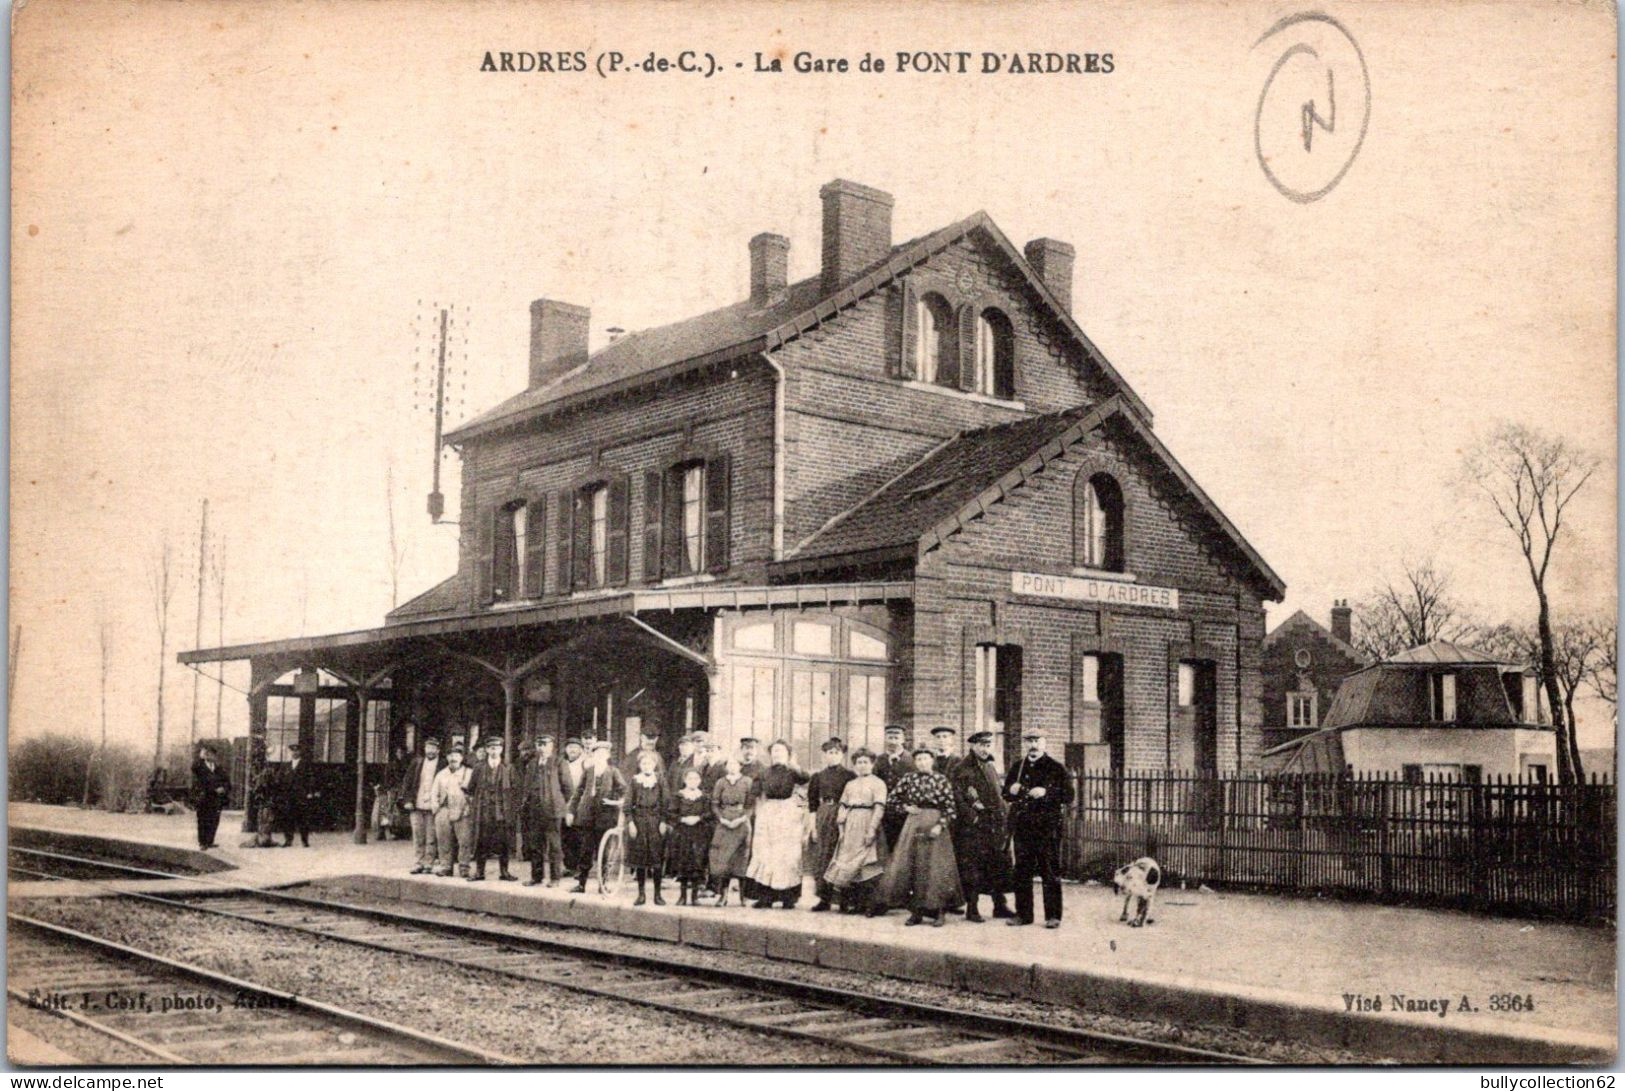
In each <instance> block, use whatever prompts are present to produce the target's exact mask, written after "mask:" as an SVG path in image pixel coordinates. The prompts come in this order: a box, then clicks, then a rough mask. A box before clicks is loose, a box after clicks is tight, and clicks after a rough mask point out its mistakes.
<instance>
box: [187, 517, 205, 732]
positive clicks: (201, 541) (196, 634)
mask: <svg viewBox="0 0 1625 1091" xmlns="http://www.w3.org/2000/svg"><path fill="white" fill-rule="evenodd" d="M208 561H209V498H208V497H204V498H203V520H202V524H201V525H200V526H199V527H198V536H197V627H196V628H195V629H194V630H193V634H192V647H194V648H201V647H202V646H203V580H204V576H205V574H206V571H207V565H208ZM201 678H202V674H201V673H200V672H198V671H195V670H194V671H193V672H192V728H191V734H190V736H189V737H188V739H187V741H188V743H189V744H190V746H191V748H192V749H193V750H196V749H197V687H198V682H199V680H201Z"/></svg>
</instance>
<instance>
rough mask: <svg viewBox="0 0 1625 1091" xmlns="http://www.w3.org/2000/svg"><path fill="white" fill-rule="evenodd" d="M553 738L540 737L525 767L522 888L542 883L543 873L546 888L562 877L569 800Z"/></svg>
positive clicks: (548, 736) (562, 765)
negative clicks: (526, 864) (526, 863)
mask: <svg viewBox="0 0 1625 1091" xmlns="http://www.w3.org/2000/svg"><path fill="white" fill-rule="evenodd" d="M555 746H556V744H555V742H554V740H553V736H551V735H543V736H542V737H541V738H540V739H539V740H537V743H536V753H535V755H534V756H532V757H531V759H530V763H529V764H528V765H526V766H525V780H524V784H525V801H524V804H523V807H522V814H523V816H524V817H523V825H524V830H525V834H524V836H525V856H526V857H527V858H528V859H529V860H530V878H529V879H527V880H525V885H526V886H535V885H536V884H537V883H539V882H541V881H542V878H543V876H542V872H543V870H544V867H543V865H544V864H545V865H546V867H545V870H546V872H547V876H546V878H547V885H548V886H553V885H555V884H557V883H558V881H559V876H561V875H562V874H564V838H563V833H562V831H563V829H564V808H565V805H566V803H567V801H568V799H569V797H568V796H567V795H566V794H565V792H566V791H567V790H568V782H567V781H566V779H565V772H564V763H563V762H562V761H560V760H559V758H558V755H557V754H556V753H555V752H554V750H555Z"/></svg>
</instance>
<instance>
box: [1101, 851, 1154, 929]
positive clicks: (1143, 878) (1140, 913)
mask: <svg viewBox="0 0 1625 1091" xmlns="http://www.w3.org/2000/svg"><path fill="white" fill-rule="evenodd" d="M1161 885H1162V868H1161V867H1160V866H1158V864H1157V862H1156V861H1155V860H1153V859H1151V857H1149V856H1142V857H1140V858H1139V859H1138V860H1136V861H1134V862H1133V863H1132V864H1124V865H1123V866H1122V867H1120V868H1118V869H1117V873H1116V874H1115V875H1113V876H1112V887H1113V888H1114V889H1115V890H1116V891H1117V893H1119V894H1121V895H1123V915H1122V916H1121V917H1118V918H1117V919H1118V920H1120V921H1128V926H1129V927H1130V928H1139V927H1142V926H1143V925H1147V924H1154V923H1156V922H1155V921H1152V920H1149V919H1147V918H1148V916H1149V914H1150V912H1151V900H1152V899H1153V898H1155V897H1156V896H1157V888H1158V887H1159V886H1161ZM1130 902H1135V903H1136V905H1135V909H1136V912H1135V917H1134V919H1133V920H1131V921H1129V919H1128V907H1129V903H1130Z"/></svg>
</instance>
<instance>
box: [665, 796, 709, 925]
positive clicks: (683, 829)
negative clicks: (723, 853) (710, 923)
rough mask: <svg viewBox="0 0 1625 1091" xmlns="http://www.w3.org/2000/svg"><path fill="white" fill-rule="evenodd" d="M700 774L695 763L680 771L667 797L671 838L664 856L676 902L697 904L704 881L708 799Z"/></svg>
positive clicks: (707, 836)
mask: <svg viewBox="0 0 1625 1091" xmlns="http://www.w3.org/2000/svg"><path fill="white" fill-rule="evenodd" d="M702 780H704V775H703V774H702V773H701V772H700V770H699V769H698V768H697V767H695V766H690V767H689V768H688V769H685V770H683V786H682V787H681V788H679V789H677V792H676V794H675V795H674V796H673V797H672V800H671V815H670V817H671V831H672V832H671V839H670V844H669V846H668V850H667V851H668V858H669V860H670V861H671V870H672V871H673V872H674V873H675V874H676V876H677V883H678V888H677V891H678V892H677V904H678V905H697V904H698V902H696V901H693V900H691V898H690V894H691V893H692V895H693V897H694V898H698V897H699V892H700V884H702V883H704V882H705V867H706V855H707V852H708V850H709V849H710V847H711V829H710V823H709V822H708V821H707V820H708V819H709V818H710V817H711V801H710V800H709V799H707V798H706V797H705V792H704V790H703V789H702V788H701V787H700V783H701V781H702Z"/></svg>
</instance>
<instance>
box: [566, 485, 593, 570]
mask: <svg viewBox="0 0 1625 1091" xmlns="http://www.w3.org/2000/svg"><path fill="white" fill-rule="evenodd" d="M590 495H591V492H590V490H588V489H577V490H576V491H575V492H573V493H571V494H570V509H571V510H572V511H573V512H574V513H575V514H574V519H575V524H574V526H573V528H572V533H571V535H570V587H571V589H572V590H579V589H581V588H583V587H591V586H592V507H591V505H590V504H589V502H588V500H587V498H588V496H590Z"/></svg>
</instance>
